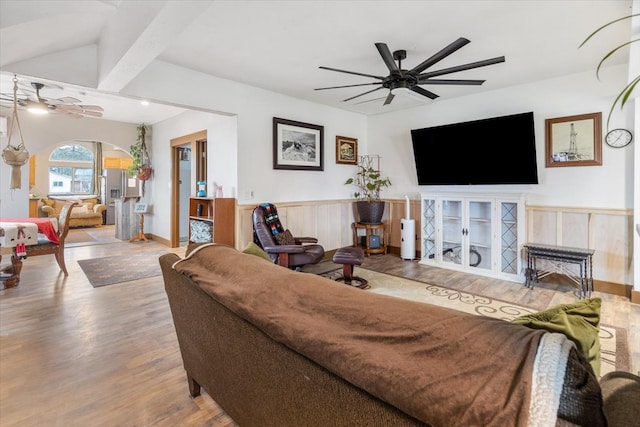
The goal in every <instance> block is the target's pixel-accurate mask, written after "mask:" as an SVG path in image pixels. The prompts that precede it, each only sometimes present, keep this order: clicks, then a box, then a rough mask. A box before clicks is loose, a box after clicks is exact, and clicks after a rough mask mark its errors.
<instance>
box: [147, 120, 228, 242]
mask: <svg viewBox="0 0 640 427" xmlns="http://www.w3.org/2000/svg"><path fill="white" fill-rule="evenodd" d="M236 127H237V124H236V117H235V116H229V115H222V114H214V113H207V112H202V111H187V112H185V113H182V114H180V115H179V116H176V117H174V118H171V119H167V120H163V121H162V122H159V123H156V124H155V125H153V126H152V139H153V145H152V146H151V150H150V156H151V163H152V165H153V168H154V172H153V179H152V180H151V181H150V182H149V184H151V187H152V188H153V190H152V192H151V193H145V197H144V199H145V200H147V202H148V203H150V204H152V205H153V206H154V208H153V213H152V214H151V215H148V216H146V217H145V232H149V233H153V234H156V235H158V236H160V237H163V238H165V239H167V240H170V237H171V236H170V233H171V221H170V220H171V218H170V215H169V212H170V206H171V188H172V176H173V175H172V170H171V140H172V139H175V138H179V137H182V136H184V135H189V134H192V133H196V132H200V131H202V130H206V131H207V151H208V156H209V157H208V159H207V175H208V178H209V182H207V193H208V194H207V195H208V196H212V195H213V185H211V183H212V182H214V181H215V182H216V183H217V184H218V185H222V186H223V187H224V189H225V196H226V197H233V194H232V193H233V191H234V189H235V188H237V172H236V171H237V162H238V161H237V157H238V149H237V146H238V144H237V139H238V138H237V131H236ZM191 154H192V155H195V154H194V153H193V152H192V153H191ZM193 174H195V169H194V170H192V175H193ZM192 178H193V176H192ZM195 182H196V181H195V179H192V183H193V185H192V186H191V187H192V188H191V189H190V195H191V196H195V194H196V190H197V189H196V186H195ZM147 218H148V222H149V227H148V228H147Z"/></svg>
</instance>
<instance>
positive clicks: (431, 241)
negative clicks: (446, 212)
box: [421, 199, 437, 260]
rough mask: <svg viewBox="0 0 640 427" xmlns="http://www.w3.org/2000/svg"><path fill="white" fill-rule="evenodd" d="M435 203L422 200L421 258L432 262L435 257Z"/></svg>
mask: <svg viewBox="0 0 640 427" xmlns="http://www.w3.org/2000/svg"><path fill="white" fill-rule="evenodd" d="M436 232H437V227H436V201H435V199H424V200H422V254H421V255H422V258H423V259H431V260H434V259H435V257H436Z"/></svg>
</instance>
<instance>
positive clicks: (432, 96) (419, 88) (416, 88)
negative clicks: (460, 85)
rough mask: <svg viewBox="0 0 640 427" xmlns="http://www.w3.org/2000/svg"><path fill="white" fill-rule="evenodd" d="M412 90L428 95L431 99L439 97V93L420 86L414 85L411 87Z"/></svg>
mask: <svg viewBox="0 0 640 427" xmlns="http://www.w3.org/2000/svg"><path fill="white" fill-rule="evenodd" d="M411 91H412V92H415V93H419V94H420V95H422V96H426V97H427V98H429V99H436V98H437V97H438V95H436V94H435V93H433V92H430V91H428V90H426V89H423V88H421V87H420V86H413V87H412V88H411Z"/></svg>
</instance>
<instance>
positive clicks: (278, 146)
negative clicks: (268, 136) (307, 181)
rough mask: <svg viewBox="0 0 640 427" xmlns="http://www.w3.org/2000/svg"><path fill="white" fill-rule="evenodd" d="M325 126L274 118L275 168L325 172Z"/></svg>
mask: <svg viewBox="0 0 640 427" xmlns="http://www.w3.org/2000/svg"><path fill="white" fill-rule="evenodd" d="M323 144H324V126H318V125H312V124H309V123H302V122H295V121H293V120H286V119H280V118H278V117H274V118H273V168H274V169H292V170H310V171H321V170H324V163H323V160H322V159H323V153H322V149H323V147H322V146H323Z"/></svg>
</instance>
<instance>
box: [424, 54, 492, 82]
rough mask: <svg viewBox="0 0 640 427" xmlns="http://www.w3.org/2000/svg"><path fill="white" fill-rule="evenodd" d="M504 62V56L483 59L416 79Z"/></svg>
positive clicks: (426, 74) (432, 72)
mask: <svg viewBox="0 0 640 427" xmlns="http://www.w3.org/2000/svg"><path fill="white" fill-rule="evenodd" d="M500 62H504V56H498V57H496V58H491V59H485V60H484V61H478V62H470V63H469V64H464V65H458V66H456V67H451V68H445V69H442V70H438V71H430V72H428V73H423V74H420V75H418V79H420V80H423V79H426V78H429V77H435V76H441V75H443V74H449V73H456V72H458V71H464V70H471V69H473V68H479V67H486V66H487V65H493V64H498V63H500Z"/></svg>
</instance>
